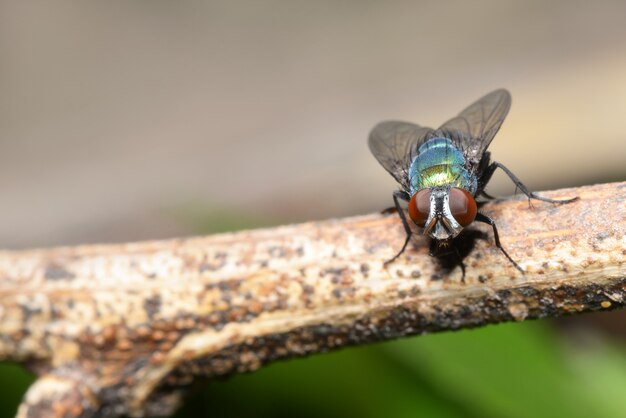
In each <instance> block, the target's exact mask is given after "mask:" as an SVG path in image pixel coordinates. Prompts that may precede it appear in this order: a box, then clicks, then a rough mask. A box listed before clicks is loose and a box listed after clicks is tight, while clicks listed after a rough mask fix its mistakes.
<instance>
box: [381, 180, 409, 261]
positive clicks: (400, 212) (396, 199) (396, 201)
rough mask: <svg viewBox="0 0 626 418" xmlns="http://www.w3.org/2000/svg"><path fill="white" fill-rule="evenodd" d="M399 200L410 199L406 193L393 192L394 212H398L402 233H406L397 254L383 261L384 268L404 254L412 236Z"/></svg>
mask: <svg viewBox="0 0 626 418" xmlns="http://www.w3.org/2000/svg"><path fill="white" fill-rule="evenodd" d="M400 199H402V200H404V201H409V199H410V197H409V195H408V194H407V193H406V192H403V191H401V190H396V191H395V192H393V203H394V205H395V206H396V210H397V211H398V215H400V219H401V220H402V226H404V231H405V232H406V240H405V241H404V245H403V246H402V248H401V249H400V251H399V252H398V254H396V255H395V256H394V257H393V258H390V259H389V260H387V261H385V263H384V264H385V266H386V265H387V264H389V263H391V262H393V261H395V260H396V258H398V257H400V255H402V253H403V252H404V250H406V246H407V245H409V241H410V240H411V235H413V231H411V226H410V225H409V222H408V221H407V219H406V215H405V214H404V210H403V209H402V206H400Z"/></svg>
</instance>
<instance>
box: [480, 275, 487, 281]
mask: <svg viewBox="0 0 626 418" xmlns="http://www.w3.org/2000/svg"><path fill="white" fill-rule="evenodd" d="M478 281H479V282H481V283H485V282H486V281H487V276H485V275H484V274H481V275H479V276H478Z"/></svg>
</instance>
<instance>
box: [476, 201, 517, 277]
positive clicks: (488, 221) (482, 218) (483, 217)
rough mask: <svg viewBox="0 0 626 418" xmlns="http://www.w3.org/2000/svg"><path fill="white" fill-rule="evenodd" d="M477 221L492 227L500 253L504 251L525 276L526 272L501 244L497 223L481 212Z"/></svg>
mask: <svg viewBox="0 0 626 418" xmlns="http://www.w3.org/2000/svg"><path fill="white" fill-rule="evenodd" d="M475 220H477V221H478V222H483V223H486V224H489V225H491V227H492V228H493V237H494V239H495V241H496V247H498V248H499V249H500V251H502V253H503V254H504V255H505V256H506V258H508V259H509V261H510V262H511V263H512V264H513V265H514V266H515V268H516V269H518V270H519V271H520V272H521V273H522V274H524V270H522V268H521V267H520V266H519V264H517V263H516V262H515V261H513V259H512V258H511V256H510V255H509V253H507V252H506V250H505V249H504V247H502V244H500V236H499V235H498V228H496V222H495V221H494V220H493V219H491V218H490V217H489V216H487V215H484V214H482V213H480V212H479V213H477V214H476V219H475Z"/></svg>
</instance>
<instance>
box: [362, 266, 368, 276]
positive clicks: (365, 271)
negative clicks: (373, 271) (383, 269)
mask: <svg viewBox="0 0 626 418" xmlns="http://www.w3.org/2000/svg"><path fill="white" fill-rule="evenodd" d="M369 271H370V266H369V264H366V263H363V264H361V273H363V275H364V276H367V274H368V273H369Z"/></svg>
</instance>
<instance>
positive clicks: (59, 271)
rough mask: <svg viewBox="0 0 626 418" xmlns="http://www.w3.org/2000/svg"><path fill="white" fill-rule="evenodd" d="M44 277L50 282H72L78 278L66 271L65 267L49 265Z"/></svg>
mask: <svg viewBox="0 0 626 418" xmlns="http://www.w3.org/2000/svg"><path fill="white" fill-rule="evenodd" d="M44 277H45V278H46V279H48V280H71V279H74V278H76V275H75V274H74V273H72V272H69V271H67V270H66V269H65V267H63V266H61V265H59V264H55V263H52V264H48V266H47V267H46V272H45V273H44Z"/></svg>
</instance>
